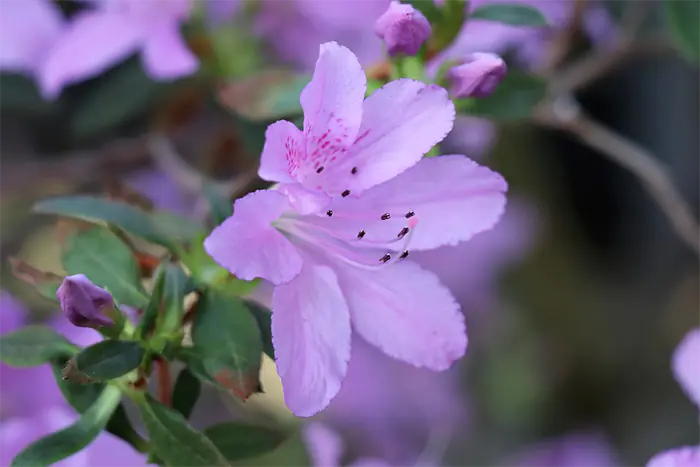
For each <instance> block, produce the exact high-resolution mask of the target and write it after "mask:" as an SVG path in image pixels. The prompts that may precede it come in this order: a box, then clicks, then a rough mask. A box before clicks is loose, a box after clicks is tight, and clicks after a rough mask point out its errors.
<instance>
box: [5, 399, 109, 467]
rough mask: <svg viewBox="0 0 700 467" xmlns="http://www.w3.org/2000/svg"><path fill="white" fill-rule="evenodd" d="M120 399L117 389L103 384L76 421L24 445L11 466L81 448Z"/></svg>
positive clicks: (55, 457) (32, 463)
mask: <svg viewBox="0 0 700 467" xmlns="http://www.w3.org/2000/svg"><path fill="white" fill-rule="evenodd" d="M120 400H121V391H120V390H119V389H118V388H116V387H114V386H107V387H106V388H105V389H104V391H103V392H102V394H100V396H99V398H98V399H97V400H96V401H95V403H94V404H92V406H91V407H90V408H89V409H88V410H87V411H86V412H85V413H84V414H82V416H81V417H80V419H79V420H78V421H77V422H76V423H74V424H73V425H71V426H69V427H67V428H64V429H62V430H60V431H57V432H55V433H52V434H50V435H48V436H46V437H44V438H41V439H40V440H38V441H36V442H34V443H32V444H30V445H29V446H27V447H26V448H25V449H24V450H23V451H22V452H20V453H19V454H18V455H17V457H15V459H14V460H13V461H12V466H13V467H20V466H27V467H30V466H37V465H49V464H53V463H55V462H58V461H59V460H61V459H65V458H66V457H69V456H71V455H73V454H75V453H76V452H78V451H80V450H82V449H84V448H85V447H86V446H87V445H88V444H90V442H92V440H94V439H95V438H97V436H98V435H99V434H100V433H101V432H102V430H104V428H105V426H106V425H107V422H108V421H109V419H110V417H111V416H112V413H113V412H114V410H115V409H116V408H117V406H118V405H119V402H120Z"/></svg>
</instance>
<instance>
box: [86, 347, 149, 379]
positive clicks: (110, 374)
mask: <svg viewBox="0 0 700 467" xmlns="http://www.w3.org/2000/svg"><path fill="white" fill-rule="evenodd" d="M145 355H146V350H145V349H144V348H143V346H142V345H141V343H140V342H136V341H114V340H108V341H102V342H98V343H97V344H95V345H91V346H90V347H88V348H86V349H84V350H83V351H81V352H80V353H79V354H78V355H76V356H75V357H73V361H74V362H75V368H76V370H77V371H78V372H79V373H80V374H82V375H85V376H87V377H88V378H90V380H96V381H105V380H110V379H115V378H119V377H120V376H123V375H125V374H127V373H129V372H130V371H132V370H135V369H136V368H138V366H139V365H140V364H141V361H142V360H143V357H144V356H145Z"/></svg>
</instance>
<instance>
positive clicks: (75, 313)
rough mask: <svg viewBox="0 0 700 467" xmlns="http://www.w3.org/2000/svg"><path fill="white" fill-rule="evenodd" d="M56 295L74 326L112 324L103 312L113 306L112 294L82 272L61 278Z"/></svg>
mask: <svg viewBox="0 0 700 467" xmlns="http://www.w3.org/2000/svg"><path fill="white" fill-rule="evenodd" d="M56 297H57V298H58V300H59V302H61V309H62V310H63V312H64V313H65V314H66V316H67V317H68V320H69V321H70V322H71V323H73V324H74V325H76V326H80V327H86V328H94V327H102V326H112V325H113V324H114V321H112V320H111V319H109V318H108V317H106V316H105V315H104V314H103V311H105V309H109V308H111V307H112V306H114V298H113V297H112V294H110V293H109V292H107V291H106V290H104V289H102V288H100V287H98V286H96V285H95V284H93V283H92V282H90V279H88V278H87V277H85V275H83V274H76V275H74V276H69V277H66V278H65V279H63V283H61V286H60V287H59V288H58V290H57V291H56Z"/></svg>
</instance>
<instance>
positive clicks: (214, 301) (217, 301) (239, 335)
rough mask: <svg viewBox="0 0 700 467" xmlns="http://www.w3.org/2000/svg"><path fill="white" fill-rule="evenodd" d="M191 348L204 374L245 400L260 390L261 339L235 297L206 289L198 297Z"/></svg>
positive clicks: (253, 322)
mask: <svg viewBox="0 0 700 467" xmlns="http://www.w3.org/2000/svg"><path fill="white" fill-rule="evenodd" d="M192 341H193V342H194V348H195V350H196V352H198V354H199V355H200V356H202V357H203V359H202V365H203V367H204V370H205V371H206V373H207V374H208V375H209V376H210V377H211V378H212V379H214V380H216V381H217V382H218V383H219V384H220V385H221V386H223V387H225V388H226V389H227V390H229V391H230V392H232V393H233V394H235V395H236V396H238V397H240V398H241V399H243V400H245V399H247V398H248V396H250V395H251V394H253V393H254V392H257V391H259V390H260V380H259V373H260V364H261V357H262V349H263V346H262V339H261V337H260V330H259V328H258V324H257V322H256V320H255V318H254V317H253V315H252V314H251V313H250V311H249V310H248V308H247V307H246V306H245V305H244V303H243V302H242V301H241V300H240V299H238V298H237V297H235V296H233V295H231V294H228V293H226V292H223V291H220V290H218V289H209V290H207V291H206V292H205V293H204V294H203V296H202V297H201V298H200V301H199V303H198V304H197V309H196V312H195V319H194V323H193V326H192Z"/></svg>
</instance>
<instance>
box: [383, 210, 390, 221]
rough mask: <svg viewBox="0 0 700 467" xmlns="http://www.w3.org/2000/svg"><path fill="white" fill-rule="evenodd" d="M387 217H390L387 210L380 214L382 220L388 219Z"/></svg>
mask: <svg viewBox="0 0 700 467" xmlns="http://www.w3.org/2000/svg"><path fill="white" fill-rule="evenodd" d="M389 219H391V214H389V213H388V212H385V213H384V214H382V220H383V221H386V220H389Z"/></svg>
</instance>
